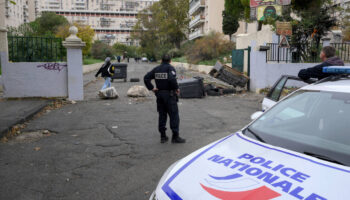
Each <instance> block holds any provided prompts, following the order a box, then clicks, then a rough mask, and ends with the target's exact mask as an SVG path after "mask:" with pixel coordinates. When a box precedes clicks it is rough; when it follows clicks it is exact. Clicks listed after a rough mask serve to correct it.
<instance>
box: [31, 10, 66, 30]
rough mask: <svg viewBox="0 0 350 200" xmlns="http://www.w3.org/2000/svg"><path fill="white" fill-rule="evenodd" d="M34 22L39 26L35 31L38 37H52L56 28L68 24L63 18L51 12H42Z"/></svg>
mask: <svg viewBox="0 0 350 200" xmlns="http://www.w3.org/2000/svg"><path fill="white" fill-rule="evenodd" d="M35 21H36V22H37V23H38V25H39V26H38V30H37V31H38V34H39V35H53V34H55V33H56V32H57V30H58V27H60V26H64V25H67V24H69V23H68V21H67V19H66V18H65V17H64V16H61V15H57V14H56V13H53V12H43V13H42V14H41V17H39V18H37V19H36V20H35Z"/></svg>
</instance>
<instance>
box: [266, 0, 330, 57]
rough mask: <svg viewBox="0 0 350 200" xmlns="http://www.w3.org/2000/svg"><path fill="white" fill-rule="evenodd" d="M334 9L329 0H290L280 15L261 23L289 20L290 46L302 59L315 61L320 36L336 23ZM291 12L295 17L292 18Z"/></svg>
mask: <svg viewBox="0 0 350 200" xmlns="http://www.w3.org/2000/svg"><path fill="white" fill-rule="evenodd" d="M335 11H336V8H334V7H333V6H332V2H331V1H330V0H310V1H305V0H292V4H291V6H289V7H285V8H284V10H283V14H282V15H281V16H277V17H276V18H268V19H266V20H265V21H264V22H263V23H264V24H270V25H272V26H274V27H275V22H276V21H289V22H291V23H292V28H293V35H292V37H291V38H290V40H291V41H290V44H291V46H292V48H293V49H294V50H295V52H296V53H297V54H298V57H301V58H302V59H303V60H304V61H306V60H314V61H317V59H318V54H319V52H320V49H321V45H320V42H321V38H322V37H323V36H325V35H327V33H328V32H329V31H330V30H331V29H332V27H334V26H336V25H337V20H336V18H335V16H334V13H335ZM291 13H293V15H295V16H296V17H294V18H292V16H291Z"/></svg>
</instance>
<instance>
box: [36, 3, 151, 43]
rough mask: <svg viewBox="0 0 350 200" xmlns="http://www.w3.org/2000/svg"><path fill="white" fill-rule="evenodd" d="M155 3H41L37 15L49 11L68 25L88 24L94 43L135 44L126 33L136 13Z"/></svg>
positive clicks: (133, 21)
mask: <svg viewBox="0 0 350 200" xmlns="http://www.w3.org/2000/svg"><path fill="white" fill-rule="evenodd" d="M156 1H157V0H43V2H42V3H41V6H40V10H41V12H45V11H50V12H55V13H57V14H59V15H62V16H65V17H66V18H67V19H68V21H69V22H71V23H74V22H78V23H81V24H86V25H90V26H91V28H93V29H94V30H95V33H96V36H95V39H96V40H101V41H104V42H106V43H109V44H114V43H116V42H119V43H123V44H126V45H138V43H137V41H132V39H131V38H130V34H131V32H132V30H133V27H134V25H135V24H136V21H137V20H136V16H137V14H138V12H139V11H141V10H143V9H145V8H147V7H149V6H151V5H153V3H154V2H156Z"/></svg>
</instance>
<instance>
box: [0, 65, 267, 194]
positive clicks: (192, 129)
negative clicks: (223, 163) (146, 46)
mask: <svg viewBox="0 0 350 200" xmlns="http://www.w3.org/2000/svg"><path fill="white" fill-rule="evenodd" d="M152 67H154V65H152V64H145V63H140V64H135V63H131V64H129V68H128V78H140V79H141V80H142V77H143V75H144V74H145V73H146V72H147V71H148V70H150V69H151V68H152ZM102 84H103V80H102V79H98V80H97V81H96V82H93V83H90V84H87V85H86V87H85V101H82V102H78V103H77V104H70V105H66V106H64V107H62V108H61V109H58V110H54V111H51V112H48V113H46V114H44V115H42V116H41V117H40V118H37V119H34V120H32V121H30V122H29V123H28V126H27V127H26V128H25V130H23V131H22V132H31V131H37V130H50V132H53V133H54V134H52V135H50V136H48V137H42V138H40V139H39V140H35V141H31V142H24V143H23V142H8V143H2V144H0V199H11V200H22V199H23V200H27V199H29V200H31V199H33V200H56V199H63V200H68V199H106V200H109V199H113V200H115V199H117V200H119V199H120V200H142V199H148V198H149V196H150V194H151V193H152V191H153V190H154V189H155V187H156V185H157V183H158V181H159V179H160V178H161V176H162V174H163V172H164V171H165V170H166V169H167V168H168V167H169V166H170V165H171V164H172V163H174V162H175V161H177V160H178V159H181V158H182V157H184V156H186V155H188V154H189V153H191V152H193V151H194V150H196V149H198V148H200V147H202V146H204V145H207V144H209V143H210V142H213V141H215V140H218V139H220V138H222V137H225V136H227V135H228V134H229V133H232V132H235V131H237V130H239V129H241V128H242V127H243V126H245V125H246V124H247V123H249V121H250V115H251V114H252V113H253V112H255V111H257V110H259V109H260V107H261V96H259V95H255V94H244V95H234V96H233V95H230V96H225V97H206V98H204V99H181V100H180V103H179V109H180V118H181V125H180V130H181V136H183V137H184V138H186V139H187V143H186V144H179V145H174V144H171V143H167V144H160V143H159V134H158V132H157V119H158V116H157V112H156V103H155V97H154V96H150V97H147V98H143V99H129V98H128V97H126V92H127V90H128V89H129V88H130V87H131V86H132V85H143V83H142V82H140V83H130V82H127V83H124V82H123V81H122V80H120V81H118V80H115V81H114V83H113V86H115V87H116V89H117V91H118V93H119V94H120V96H121V97H120V98H119V99H116V100H100V99H99V98H98V97H97V91H98V89H99V88H100V87H101V86H102ZM168 134H169V135H170V131H169V130H168ZM37 147H39V148H40V149H39V150H38V149H36V148H37Z"/></svg>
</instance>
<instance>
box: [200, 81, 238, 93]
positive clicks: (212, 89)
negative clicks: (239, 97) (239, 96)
mask: <svg viewBox="0 0 350 200" xmlns="http://www.w3.org/2000/svg"><path fill="white" fill-rule="evenodd" d="M204 88H205V93H206V94H207V95H208V96H221V95H228V94H235V93H236V92H237V90H236V89H235V88H227V87H221V86H216V85H214V84H207V85H205V87H204Z"/></svg>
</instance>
